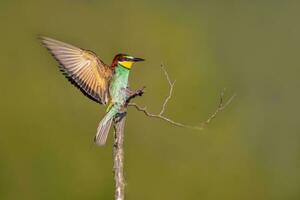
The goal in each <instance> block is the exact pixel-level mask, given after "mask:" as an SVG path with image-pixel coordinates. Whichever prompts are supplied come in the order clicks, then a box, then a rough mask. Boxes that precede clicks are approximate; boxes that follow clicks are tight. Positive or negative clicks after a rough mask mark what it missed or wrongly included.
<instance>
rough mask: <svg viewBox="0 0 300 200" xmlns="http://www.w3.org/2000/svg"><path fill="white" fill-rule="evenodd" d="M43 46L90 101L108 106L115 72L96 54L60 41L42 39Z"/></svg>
mask: <svg viewBox="0 0 300 200" xmlns="http://www.w3.org/2000/svg"><path fill="white" fill-rule="evenodd" d="M41 40H42V43H43V45H44V46H45V47H46V48H47V49H48V50H49V51H50V52H51V54H52V55H53V56H54V58H55V59H56V60H57V61H58V62H59V64H60V69H61V71H62V72H63V74H64V75H65V76H66V77H67V78H68V79H69V81H70V82H71V83H73V84H74V85H75V86H77V87H78V88H79V89H80V90H81V91H82V92H83V94H85V95H86V96H88V97H89V98H90V99H92V100H94V101H96V102H98V103H101V104H106V103H107V102H108V99H109V92H108V88H109V82H110V79H111V77H112V75H113V70H112V69H111V68H110V67H109V66H108V65H106V64H105V63H103V62H102V61H101V60H100V59H99V58H98V57H97V55H96V54H95V53H93V52H92V51H89V50H84V49H81V48H78V47H75V46H73V45H70V44H66V43H64V42H60V41H58V40H54V39H52V38H48V37H41Z"/></svg>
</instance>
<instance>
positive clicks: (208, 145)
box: [0, 0, 300, 200]
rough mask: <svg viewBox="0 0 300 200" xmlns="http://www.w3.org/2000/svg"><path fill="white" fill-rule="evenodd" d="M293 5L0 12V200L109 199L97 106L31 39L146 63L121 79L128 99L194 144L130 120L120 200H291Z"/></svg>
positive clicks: (73, 0) (138, 4) (31, 3)
mask: <svg viewBox="0 0 300 200" xmlns="http://www.w3.org/2000/svg"><path fill="white" fill-rule="evenodd" d="M299 9H300V3H299V1H279V0H278V1H276V0H274V1H267V0H265V1H233V0H229V1H226V2H225V1H178V0H177V1H174V0H173V1H171V0H167V1H163V2H162V1H156V0H153V1H134V0H130V1H96V0H53V1H37V0H36V1H35V0H27V1H22V0H20V1H14V0H10V1H8V0H1V1H0V26H1V31H0V38H1V48H0V58H1V59H0V62H1V71H0V75H1V79H0V80H1V86H0V87H1V100H0V103H1V104H0V109H1V112H0V113H1V114H0V119H1V123H0V124H1V125H0V134H1V135H0V136H1V139H0V199H1V200H15V199H16V200H18V199H23V200H27V199H28V200H38V199H43V200H47V199H49V200H50V199H64V200H65V199H72V200H73V199H78V200H79V199H91V200H94V199H95V200H96V199H112V198H113V192H114V187H113V186H114V185H113V184H114V183H113V178H112V134H110V138H109V141H108V144H107V145H106V146H105V147H104V148H99V147H96V146H95V145H94V144H93V142H92V139H93V137H94V135H95V132H96V128H97V125H98V122H99V121H100V120H101V118H102V117H103V115H104V112H105V108H104V107H101V106H99V105H97V104H96V103H94V102H92V101H90V100H89V99H88V98H86V97H85V96H83V95H82V94H81V93H80V92H79V91H78V90H77V89H76V88H74V87H73V86H71V85H70V84H69V83H68V81H66V80H65V78H64V77H63V76H62V75H61V74H60V72H59V71H58V68H57V63H56V61H55V60H54V59H53V58H52V57H51V56H50V54H49V53H48V52H47V51H46V50H45V49H44V47H42V46H41V45H40V43H39V41H38V40H37V39H36V37H37V35H38V34H43V35H46V36H49V37H53V38H56V39H59V40H62V41H65V42H68V43H71V44H74V45H77V46H80V47H82V48H86V49H91V50H93V51H95V52H97V54H98V55H99V56H100V57H101V58H102V59H103V60H104V61H105V62H106V63H110V62H111V59H112V58H113V56H114V55H115V54H117V53H119V52H125V53H129V54H132V55H136V56H140V57H143V58H146V60H147V62H144V63H139V64H138V65H136V66H135V67H134V69H133V70H132V73H131V77H130V81H131V87H132V88H137V87H140V86H143V85H145V86H146V87H147V92H146V94H145V95H144V96H143V97H142V98H138V99H136V100H135V101H136V102H138V103H140V104H142V105H147V106H148V108H149V110H151V111H152V112H157V111H159V109H160V106H161V103H162V101H163V99H164V98H165V96H166V95H167V93H168V85H167V82H166V80H165V77H164V76H163V73H162V72H161V70H160V63H161V62H163V63H164V64H165V66H166V68H167V70H168V72H169V74H170V76H171V78H172V79H176V81H177V82H176V86H175V91H174V95H173V98H172V100H171V101H170V104H169V105H168V110H167V113H166V114H167V115H168V116H169V117H170V118H172V119H174V120H177V121H180V122H183V123H187V124H191V125H195V124H199V123H200V122H201V121H204V120H205V119H206V118H207V117H208V116H209V115H210V114H211V113H212V112H213V111H214V110H215V108H216V106H217V104H218V100H219V94H220V91H221V90H222V89H223V88H224V87H226V88H227V93H226V94H227V96H230V95H231V94H233V93H237V97H236V99H235V100H234V102H233V103H232V104H231V105H230V106H229V107H228V108H227V109H226V110H225V111H224V112H222V113H220V114H219V115H218V116H217V118H216V119H215V120H214V121H213V122H212V123H211V124H210V125H209V126H208V128H206V129H205V130H204V131H201V132H198V131H193V130H187V129H182V128H177V127H173V126H171V125H169V124H167V123H166V122H164V121H160V120H157V119H151V118H147V117H145V116H144V115H143V114H142V113H139V112H137V111H135V110H134V109H131V110H130V111H129V115H128V119H127V124H126V133H125V135H126V138H125V152H126V155H125V159H126V163H125V175H126V180H127V187H126V196H127V199H131V200H134V199H139V200H140V199H143V200H154V199H157V200H160V199H173V200H174V199H180V200H181V199H205V200H214V199H228V200H240V199H243V200H247V199H249V200H253V199H261V200H271V199H272V200H277V199H278V200H279V199H280V200H296V199H297V200H298V199H300V131H299V116H298V115H299V111H300V109H299V100H300V98H299V97H300V95H299V87H300V81H299V73H300V69H299V64H300V62H299V50H300V48H299V47H300V39H299V35H300V26H299V19H300V14H299Z"/></svg>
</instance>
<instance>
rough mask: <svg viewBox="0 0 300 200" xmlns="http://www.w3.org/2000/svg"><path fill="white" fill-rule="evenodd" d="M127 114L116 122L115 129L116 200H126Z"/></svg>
mask: <svg viewBox="0 0 300 200" xmlns="http://www.w3.org/2000/svg"><path fill="white" fill-rule="evenodd" d="M125 118H126V113H125V114H124V115H123V116H121V117H120V119H119V118H118V120H115V124H114V128H115V133H114V146H113V160H114V169H113V171H114V179H115V200H124V191H125V179H124V173H123V169H124V149H123V143H124V125H125Z"/></svg>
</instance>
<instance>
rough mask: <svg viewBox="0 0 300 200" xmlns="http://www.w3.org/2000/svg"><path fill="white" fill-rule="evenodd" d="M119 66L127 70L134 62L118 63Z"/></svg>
mask: <svg viewBox="0 0 300 200" xmlns="http://www.w3.org/2000/svg"><path fill="white" fill-rule="evenodd" d="M119 64H120V65H122V66H123V67H125V68H127V69H131V67H132V65H133V64H134V62H132V61H120V62H119Z"/></svg>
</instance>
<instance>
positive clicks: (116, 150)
mask: <svg viewBox="0 0 300 200" xmlns="http://www.w3.org/2000/svg"><path fill="white" fill-rule="evenodd" d="M161 68H162V70H163V72H164V75H165V76H166V79H167V81H168V84H169V86H170V90H169V94H168V96H167V97H166V99H165V100H164V102H163V104H162V107H161V110H160V112H159V113H158V114H153V113H150V112H149V111H148V110H147V108H146V107H140V106H139V105H137V104H136V103H130V101H131V100H132V99H134V98H135V97H137V96H142V95H143V94H144V89H145V87H142V88H141V89H138V90H136V91H134V92H132V91H130V90H129V89H126V90H127V92H128V95H129V97H128V99H127V101H126V103H125V105H124V108H123V110H122V112H120V113H118V115H117V117H115V119H114V128H115V134H114V146H113V160H114V169H113V172H114V179H115V200H124V192H125V178H124V172H123V170H124V148H123V143H124V125H125V119H126V114H127V107H128V106H132V107H135V108H136V109H137V110H138V111H141V112H143V113H144V114H145V115H146V116H148V117H152V118H158V119H161V120H164V121H167V122H168V123H170V124H172V125H174V126H178V127H184V128H190V129H195V130H202V129H203V128H204V127H205V126H206V125H208V124H209V123H210V122H211V120H212V119H214V118H215V117H216V116H217V114H218V113H219V112H220V111H222V110H224V109H225V108H226V107H227V106H228V105H229V104H230V103H231V102H232V100H233V98H234V97H235V95H232V96H231V97H230V98H229V99H228V100H227V101H226V102H225V103H224V92H225V90H223V91H222V92H221V95H220V102H219V105H218V107H217V109H216V110H215V111H214V112H213V114H212V115H210V116H209V117H208V119H207V120H206V121H204V122H202V123H201V124H200V126H190V125H186V124H183V123H179V122H176V121H174V120H172V119H170V118H168V117H166V116H164V113H165V110H166V107H167V104H168V102H169V100H170V99H171V98H172V94H173V88H174V84H175V81H172V80H171V79H170V76H169V74H168V72H167V71H166V69H165V67H164V66H163V65H161Z"/></svg>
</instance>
